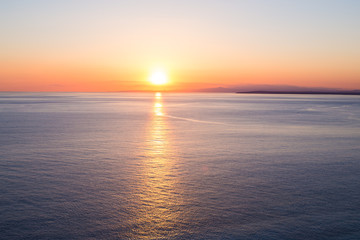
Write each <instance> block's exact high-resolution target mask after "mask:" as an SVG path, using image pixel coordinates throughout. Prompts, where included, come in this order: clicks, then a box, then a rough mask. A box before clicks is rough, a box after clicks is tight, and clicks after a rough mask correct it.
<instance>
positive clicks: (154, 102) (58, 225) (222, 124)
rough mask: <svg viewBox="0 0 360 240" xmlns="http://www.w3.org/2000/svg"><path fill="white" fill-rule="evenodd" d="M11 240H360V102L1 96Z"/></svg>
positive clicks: (0, 139)
mask: <svg viewBox="0 0 360 240" xmlns="http://www.w3.org/2000/svg"><path fill="white" fill-rule="evenodd" d="M0 239H36V240H38V239H194V240H197V239H240V240H242V239H244V240H255V239H256V240H258V239H260V240H268V239H269V240H270V239H271V240H279V239H280V240H282V239H284V240H285V239H289V240H300V239H301V240H303V239H304V240H305V239H306V240H308V239H324V240H345V239H346V240H350V239H351V240H355V239H356V240H358V239H360V96H339V95H286V94H284V95H276V94H270V95H266V94H235V93H43V92H42V93H19V92H3V93H0Z"/></svg>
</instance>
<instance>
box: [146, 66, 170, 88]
mask: <svg viewBox="0 0 360 240" xmlns="http://www.w3.org/2000/svg"><path fill="white" fill-rule="evenodd" d="M149 81H150V82H151V83H152V84H155V85H163V84H166V83H167V82H168V77H167V74H166V72H165V71H163V70H161V69H158V70H155V71H153V72H152V73H151V75H150V77H149Z"/></svg>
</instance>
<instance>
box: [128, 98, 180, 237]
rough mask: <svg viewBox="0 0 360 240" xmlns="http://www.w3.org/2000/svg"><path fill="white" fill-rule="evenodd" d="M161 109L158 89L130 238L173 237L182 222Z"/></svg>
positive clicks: (173, 160)
mask: <svg viewBox="0 0 360 240" xmlns="http://www.w3.org/2000/svg"><path fill="white" fill-rule="evenodd" d="M164 112H165V109H164V104H163V99H162V96H161V94H159V93H157V94H156V95H155V98H154V104H153V115H152V117H151V122H150V124H149V128H148V131H147V139H146V142H145V145H146V146H145V153H144V159H143V161H142V163H141V169H140V172H139V175H138V176H139V185H138V188H137V193H136V194H135V196H136V199H137V200H136V201H137V204H138V205H137V208H136V212H135V213H134V214H135V215H136V218H135V223H134V225H135V227H134V228H133V229H132V232H131V236H130V238H131V239H159V238H166V239H168V238H172V237H174V236H175V235H176V234H178V233H177V230H176V229H181V226H182V225H183V224H185V222H184V216H183V214H181V213H183V211H182V210H181V209H182V207H181V206H182V204H183V202H182V201H183V199H182V190H181V187H180V185H179V179H178V178H179V173H178V172H177V170H176V169H178V168H177V166H176V164H177V163H176V155H175V151H174V149H173V146H172V145H171V142H170V139H171V131H170V128H169V125H168V123H167V121H166V118H165V117H164Z"/></svg>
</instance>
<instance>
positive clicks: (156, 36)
mask: <svg viewBox="0 0 360 240" xmlns="http://www.w3.org/2000/svg"><path fill="white" fill-rule="evenodd" d="M270 2H271V1H270ZM358 12H360V4H359V3H358V2H356V1H344V2H339V1H320V0H319V1H317V2H316V3H314V2H313V1H307V0H305V1H294V2H292V3H291V4H290V3H288V1H273V2H272V3H271V4H269V1H262V0H256V1H238V2H237V1H229V2H226V3H221V2H220V1H219V2H215V1H211V2H206V1H198V2H196V3H194V2H192V1H171V3H169V2H164V1H146V2H144V1H131V2H129V3H126V4H124V3H122V4H120V3H117V2H114V1H104V2H103V3H100V2H97V3H96V2H91V3H87V2H84V1H64V2H63V3H61V2H59V3H54V2H52V3H50V2H48V3H44V2H42V1H32V2H31V4H30V3H25V2H24V3H16V2H11V1H10V2H9V3H7V4H5V5H4V7H3V8H2V9H1V10H0V16H1V17H0V18H1V19H0V20H1V21H0V30H1V32H2V36H3V37H2V38H1V40H0V52H1V54H0V91H92V92H104V91H157V90H162V91H164V90H165V91H166V90H167V91H194V90H197V89H202V88H213V87H232V86H241V85H248V84H252V85H254V84H255V85H256V84H269V85H294V86H304V87H326V88H343V89H360V67H359V66H360V48H359V46H358V43H359V42H360V17H359V14H358ZM154 66H160V67H161V68H163V69H165V71H166V72H167V73H168V76H169V80H170V81H169V84H167V85H166V86H160V87H159V86H154V85H152V84H151V83H150V82H149V81H148V76H149V75H150V74H151V71H152V69H153V68H154Z"/></svg>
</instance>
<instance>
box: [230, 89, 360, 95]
mask: <svg viewBox="0 0 360 240" xmlns="http://www.w3.org/2000/svg"><path fill="white" fill-rule="evenodd" d="M236 93H243V94H317V95H318V94H321V95H359V96H360V91H357V90H355V91H331V92H321V91H320V92H319V91H249V92H236Z"/></svg>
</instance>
